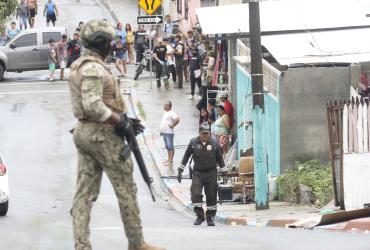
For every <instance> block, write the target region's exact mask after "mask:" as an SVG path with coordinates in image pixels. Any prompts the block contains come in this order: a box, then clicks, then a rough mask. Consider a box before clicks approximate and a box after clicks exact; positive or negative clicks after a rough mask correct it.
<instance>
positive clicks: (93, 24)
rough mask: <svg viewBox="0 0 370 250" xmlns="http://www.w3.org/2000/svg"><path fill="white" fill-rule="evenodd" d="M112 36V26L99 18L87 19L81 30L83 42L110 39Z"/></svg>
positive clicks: (97, 41)
mask: <svg viewBox="0 0 370 250" xmlns="http://www.w3.org/2000/svg"><path fill="white" fill-rule="evenodd" d="M114 37H115V31H114V28H113V26H112V25H110V24H109V23H107V22H104V21H101V20H92V21H89V22H88V23H87V24H85V25H84V27H83V29H82V31H81V39H82V41H83V42H84V43H85V44H89V43H99V42H102V41H106V40H108V41H112V40H113V39H114Z"/></svg>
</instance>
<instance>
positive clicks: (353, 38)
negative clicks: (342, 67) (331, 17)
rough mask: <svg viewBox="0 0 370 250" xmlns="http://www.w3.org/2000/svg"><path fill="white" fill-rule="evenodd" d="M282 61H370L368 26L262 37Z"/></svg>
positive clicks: (316, 62) (298, 62) (302, 62)
mask: <svg viewBox="0 0 370 250" xmlns="http://www.w3.org/2000/svg"><path fill="white" fill-rule="evenodd" d="M262 44H263V46H265V47H266V49H267V50H268V51H269V52H270V53H271V54H272V55H273V56H274V58H275V59H276V60H277V61H278V62H279V64H281V65H293V64H319V63H324V64H325V63H357V62H368V61H370V28H367V29H355V30H342V31H328V32H310V33H304V34H288V35H274V36H264V37H262Z"/></svg>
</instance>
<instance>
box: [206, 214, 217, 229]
mask: <svg viewBox="0 0 370 250" xmlns="http://www.w3.org/2000/svg"><path fill="white" fill-rule="evenodd" d="M215 216H216V210H207V211H206V218H207V225H208V226H210V227H214V226H215V223H214V219H215Z"/></svg>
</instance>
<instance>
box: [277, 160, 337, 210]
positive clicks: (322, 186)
mask: <svg viewBox="0 0 370 250" xmlns="http://www.w3.org/2000/svg"><path fill="white" fill-rule="evenodd" d="M277 183H278V194H279V197H281V198H282V199H283V200H286V201H288V202H292V203H298V201H299V184H303V185H306V186H308V187H310V188H311V189H312V194H313V197H314V199H315V201H316V202H315V203H316V204H317V205H319V206H324V205H326V204H327V203H328V202H329V201H330V200H331V199H332V198H333V197H334V191H333V178H332V171H331V167H330V166H326V165H322V164H320V163H319V162H318V161H316V160H309V161H305V162H301V161H297V162H295V163H294V168H293V169H292V170H289V171H287V172H286V173H284V174H283V175H281V176H279V178H278V180H277Z"/></svg>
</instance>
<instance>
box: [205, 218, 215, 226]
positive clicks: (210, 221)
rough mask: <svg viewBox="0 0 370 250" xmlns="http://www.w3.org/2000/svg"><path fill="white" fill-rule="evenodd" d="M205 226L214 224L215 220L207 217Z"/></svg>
mask: <svg viewBox="0 0 370 250" xmlns="http://www.w3.org/2000/svg"><path fill="white" fill-rule="evenodd" d="M207 226H209V227H214V226H216V225H215V222H214V221H213V218H207Z"/></svg>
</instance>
